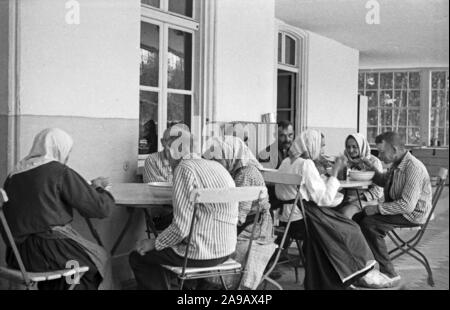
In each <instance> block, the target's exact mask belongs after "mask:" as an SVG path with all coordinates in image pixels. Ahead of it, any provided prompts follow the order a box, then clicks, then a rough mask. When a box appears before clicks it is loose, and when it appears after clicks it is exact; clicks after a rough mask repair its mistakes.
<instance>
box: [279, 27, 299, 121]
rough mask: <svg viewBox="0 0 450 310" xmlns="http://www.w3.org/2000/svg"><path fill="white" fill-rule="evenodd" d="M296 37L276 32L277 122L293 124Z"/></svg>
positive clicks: (296, 77) (296, 73)
mask: <svg viewBox="0 0 450 310" xmlns="http://www.w3.org/2000/svg"><path fill="white" fill-rule="evenodd" d="M297 53H298V39H296V38H294V37H292V36H290V35H289V34H286V33H284V32H279V33H278V79H277V81H278V84H277V122H280V121H282V120H289V121H291V122H292V124H294V125H295V119H296V101H297V100H296V98H297V81H298V72H299V68H298V64H297V63H298V61H297ZM294 127H295V126H294Z"/></svg>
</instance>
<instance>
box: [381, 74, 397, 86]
mask: <svg viewBox="0 0 450 310" xmlns="http://www.w3.org/2000/svg"><path fill="white" fill-rule="evenodd" d="M393 83H394V81H393V73H392V72H389V73H381V74H380V88H381V89H392V88H393Z"/></svg>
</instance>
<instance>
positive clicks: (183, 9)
mask: <svg viewBox="0 0 450 310" xmlns="http://www.w3.org/2000/svg"><path fill="white" fill-rule="evenodd" d="M192 8H193V0H169V11H170V12H173V13H177V14H181V15H184V16H187V17H193V15H192V12H193V10H192Z"/></svg>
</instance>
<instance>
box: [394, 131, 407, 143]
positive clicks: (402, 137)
mask: <svg viewBox="0 0 450 310" xmlns="http://www.w3.org/2000/svg"><path fill="white" fill-rule="evenodd" d="M394 131H396V132H398V134H399V135H400V138H401V139H402V141H404V142H405V143H407V139H406V128H398V129H397V130H394Z"/></svg>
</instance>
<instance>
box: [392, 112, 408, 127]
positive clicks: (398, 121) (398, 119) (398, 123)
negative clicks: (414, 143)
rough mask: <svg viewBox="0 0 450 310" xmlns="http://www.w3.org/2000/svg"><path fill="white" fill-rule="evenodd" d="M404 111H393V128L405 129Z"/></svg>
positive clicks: (405, 113) (405, 115) (405, 116)
mask: <svg viewBox="0 0 450 310" xmlns="http://www.w3.org/2000/svg"><path fill="white" fill-rule="evenodd" d="M406 111H407V110H406V109H395V110H394V128H399V127H406V118H407V112H406Z"/></svg>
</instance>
